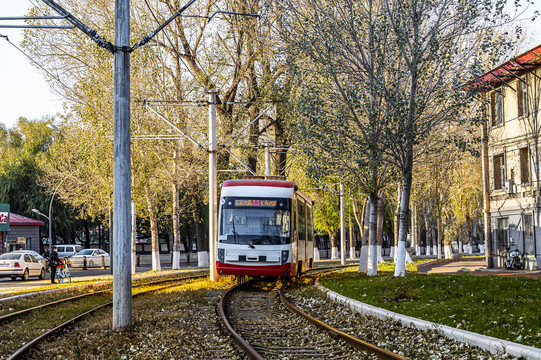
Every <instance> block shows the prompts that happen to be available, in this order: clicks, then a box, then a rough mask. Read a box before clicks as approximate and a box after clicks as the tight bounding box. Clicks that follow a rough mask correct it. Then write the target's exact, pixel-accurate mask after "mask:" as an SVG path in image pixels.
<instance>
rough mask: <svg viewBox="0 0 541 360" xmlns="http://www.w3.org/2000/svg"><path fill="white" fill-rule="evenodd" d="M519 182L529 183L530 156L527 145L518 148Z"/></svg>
mask: <svg viewBox="0 0 541 360" xmlns="http://www.w3.org/2000/svg"><path fill="white" fill-rule="evenodd" d="M520 182H521V183H522V184H529V183H530V156H529V151H528V148H527V147H525V148H522V149H520Z"/></svg>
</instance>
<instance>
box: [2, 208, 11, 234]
mask: <svg viewBox="0 0 541 360" xmlns="http://www.w3.org/2000/svg"><path fill="white" fill-rule="evenodd" d="M0 231H9V204H0Z"/></svg>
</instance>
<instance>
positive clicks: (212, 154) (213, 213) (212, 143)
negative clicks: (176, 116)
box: [209, 90, 218, 281]
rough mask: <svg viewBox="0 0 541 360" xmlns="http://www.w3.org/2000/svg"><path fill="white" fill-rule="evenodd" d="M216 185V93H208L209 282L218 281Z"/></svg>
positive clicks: (213, 91)
mask: <svg viewBox="0 0 541 360" xmlns="http://www.w3.org/2000/svg"><path fill="white" fill-rule="evenodd" d="M217 196H218V184H217V180H216V91H215V90H211V91H210V92H209V272H210V281H216V280H218V274H217V272H216V237H217V235H218V234H217V228H218V208H217V205H218V201H217Z"/></svg>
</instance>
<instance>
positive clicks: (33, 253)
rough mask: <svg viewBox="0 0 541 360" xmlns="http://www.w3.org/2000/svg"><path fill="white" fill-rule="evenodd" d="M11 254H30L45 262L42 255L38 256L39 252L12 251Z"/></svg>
mask: <svg viewBox="0 0 541 360" xmlns="http://www.w3.org/2000/svg"><path fill="white" fill-rule="evenodd" d="M11 254H30V255H32V256H33V257H35V258H36V259H37V260H38V261H41V260H45V258H44V257H43V256H41V255H40V254H38V252H37V251H34V250H15V251H12V252H11Z"/></svg>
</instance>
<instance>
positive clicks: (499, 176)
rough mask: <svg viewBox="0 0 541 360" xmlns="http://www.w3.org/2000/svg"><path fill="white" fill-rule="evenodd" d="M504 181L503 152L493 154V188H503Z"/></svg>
mask: <svg viewBox="0 0 541 360" xmlns="http://www.w3.org/2000/svg"><path fill="white" fill-rule="evenodd" d="M504 183H505V162H504V158H503V154H501V155H496V156H494V190H499V189H502V188H503V184H504Z"/></svg>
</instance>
